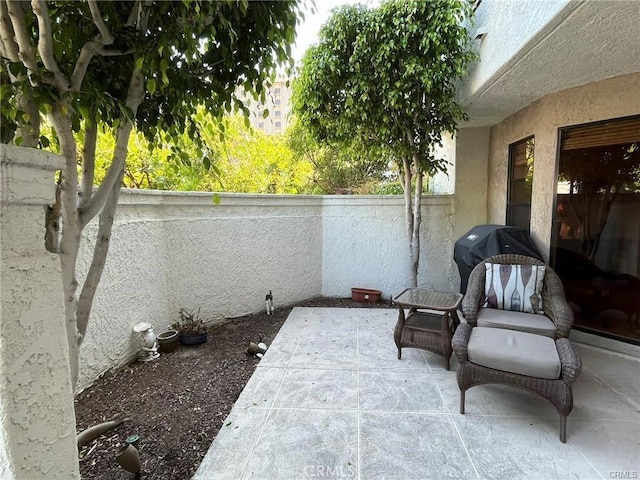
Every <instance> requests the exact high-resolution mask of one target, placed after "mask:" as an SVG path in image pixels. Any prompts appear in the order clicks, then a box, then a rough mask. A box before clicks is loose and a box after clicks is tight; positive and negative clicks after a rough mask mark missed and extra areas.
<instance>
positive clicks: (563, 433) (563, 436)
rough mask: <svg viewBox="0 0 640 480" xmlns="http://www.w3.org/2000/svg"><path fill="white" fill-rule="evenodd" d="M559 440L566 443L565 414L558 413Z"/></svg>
mask: <svg viewBox="0 0 640 480" xmlns="http://www.w3.org/2000/svg"><path fill="white" fill-rule="evenodd" d="M560 441H561V442H562V443H567V416H566V415H560Z"/></svg>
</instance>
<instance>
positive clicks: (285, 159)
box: [96, 108, 313, 194]
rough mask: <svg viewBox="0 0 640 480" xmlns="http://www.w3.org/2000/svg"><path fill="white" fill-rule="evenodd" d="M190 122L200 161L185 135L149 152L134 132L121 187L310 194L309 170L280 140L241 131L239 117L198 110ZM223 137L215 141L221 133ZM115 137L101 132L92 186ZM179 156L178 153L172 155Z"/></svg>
mask: <svg viewBox="0 0 640 480" xmlns="http://www.w3.org/2000/svg"><path fill="white" fill-rule="evenodd" d="M194 122H195V124H196V125H197V126H198V129H199V130H200V137H201V139H202V144H203V145H204V150H205V151H206V152H207V153H206V156H204V157H200V158H198V157H197V155H198V152H199V151H200V148H199V147H197V146H196V144H195V142H194V141H193V140H192V139H191V137H189V135H187V134H182V135H180V136H179V137H178V138H177V141H176V139H175V138H173V137H171V136H166V139H167V140H168V141H170V142H172V143H166V144H164V145H161V146H155V147H154V148H151V147H153V144H149V143H148V141H147V139H146V138H145V137H144V136H143V135H142V134H141V133H140V132H134V133H132V135H131V137H130V139H129V155H128V161H127V165H126V168H125V176H124V179H123V186H125V187H127V188H144V189H155V190H177V191H206V192H212V191H217V192H238V193H279V194H295V193H310V192H309V188H308V185H309V184H310V178H311V175H312V170H313V166H312V165H311V164H310V163H309V162H308V161H305V160H304V159H297V158H294V155H293V152H292V151H291V149H290V148H289V147H288V146H287V144H286V140H285V138H284V137H283V136H279V135H266V134H264V133H262V132H257V131H254V130H251V129H249V128H247V127H246V126H245V125H244V118H243V117H242V116H241V115H233V116H229V117H225V118H223V120H222V121H218V120H217V119H215V118H214V117H212V116H211V115H210V114H208V113H207V112H205V111H204V109H203V108H199V109H198V112H197V114H196V115H195V116H194ZM222 132H224V135H222V136H221V133H222ZM114 148H115V137H114V136H113V134H112V133H111V131H109V130H106V129H103V130H102V131H101V132H100V135H99V136H98V145H97V148H96V181H97V182H96V183H100V182H101V181H102V179H103V178H104V176H105V175H106V172H107V169H108V166H109V161H110V155H111V153H112V152H113V149H114ZM178 152H179V154H178Z"/></svg>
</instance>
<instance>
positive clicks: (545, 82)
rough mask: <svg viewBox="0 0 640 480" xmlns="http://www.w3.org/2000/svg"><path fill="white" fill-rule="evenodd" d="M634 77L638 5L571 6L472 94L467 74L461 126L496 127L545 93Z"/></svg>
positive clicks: (639, 46)
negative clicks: (613, 78) (612, 79)
mask: <svg viewBox="0 0 640 480" xmlns="http://www.w3.org/2000/svg"><path fill="white" fill-rule="evenodd" d="M487 34H488V35H491V32H487ZM479 41H482V40H479ZM480 61H482V58H481V59H480ZM635 72H640V3H638V2H636V1H597V0H592V1H579V2H578V1H576V2H569V3H568V4H567V5H566V6H565V7H564V8H563V9H562V10H561V11H559V12H558V14H557V15H555V16H554V18H553V19H552V21H550V22H548V23H547V25H545V27H544V28H542V29H541V30H540V31H539V32H537V34H535V35H534V36H533V37H532V38H531V40H530V41H529V42H527V43H526V44H525V45H524V46H523V47H522V48H520V50H519V51H517V52H516V53H515V55H514V56H512V57H511V58H510V59H509V60H508V61H506V62H505V63H504V64H503V65H502V66H501V67H500V68H499V69H497V71H496V72H495V73H494V74H493V75H492V76H491V77H490V78H488V80H487V81H485V82H483V83H482V85H479V86H477V87H475V88H473V89H472V88H471V87H470V86H471V85H473V80H474V78H473V77H474V72H473V71H472V72H471V74H470V76H469V78H468V79H467V81H465V82H464V83H463V84H462V86H461V88H460V90H459V100H460V101H461V103H462V105H463V106H464V107H465V111H466V112H467V114H468V115H469V121H468V122H466V123H465V124H464V126H465V127H481V126H490V125H494V124H496V123H498V122H500V121H502V120H504V119H505V118H507V117H508V116H510V115H512V114H514V113H515V112H517V111H519V110H521V109H522V108H524V107H526V106H527V105H529V104H531V103H532V102H534V101H536V100H538V99H539V98H541V97H543V96H544V95H546V94H548V93H553V92H557V91H561V90H565V89H567V88H572V87H577V86H580V85H585V84H588V83H593V82H597V81H600V80H605V79H607V78H612V77H617V76H620V75H625V74H629V73H635ZM629 94H630V95H640V92H629Z"/></svg>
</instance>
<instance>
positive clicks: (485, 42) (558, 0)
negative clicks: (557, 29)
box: [461, 0, 571, 97]
mask: <svg viewBox="0 0 640 480" xmlns="http://www.w3.org/2000/svg"><path fill="white" fill-rule="evenodd" d="M570 2H571V0H485V1H484V2H482V3H481V4H480V6H479V7H478V9H477V10H476V12H475V19H474V23H475V25H474V26H473V27H472V28H471V29H470V32H471V38H475V37H476V34H477V32H479V31H480V30H482V31H483V32H485V34H486V35H485V37H484V38H483V39H482V41H481V42H478V43H477V44H476V45H477V51H478V53H479V54H480V58H481V61H479V62H477V64H476V65H475V66H474V68H473V69H472V72H471V75H470V77H469V78H468V79H467V80H466V81H465V83H464V85H463V91H462V92H461V95H462V97H468V96H473V95H475V94H477V93H478V91H479V90H480V89H482V88H483V87H484V86H486V84H487V83H488V82H489V80H490V79H491V77H493V76H494V75H496V74H499V73H500V71H501V70H503V69H506V68H508V67H509V63H510V61H511V60H512V59H513V58H514V57H517V56H518V55H521V54H522V49H523V48H525V47H526V46H527V44H528V43H529V42H530V41H531V40H532V39H533V38H534V37H535V36H536V35H537V34H539V33H540V32H541V31H544V30H545V29H550V28H552V27H553V25H554V22H552V20H553V18H554V17H555V16H556V15H557V14H558V13H559V12H561V11H562V9H563V8H565V7H566V6H567V4H569V3H570Z"/></svg>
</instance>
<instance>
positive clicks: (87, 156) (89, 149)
mask: <svg viewBox="0 0 640 480" xmlns="http://www.w3.org/2000/svg"><path fill="white" fill-rule="evenodd" d="M85 125H86V126H85V134H84V145H83V147H84V148H83V152H82V185H81V186H80V205H79V208H83V207H86V206H87V204H88V203H89V201H90V200H91V194H92V191H93V178H94V175H95V168H96V143H97V142H96V140H97V137H98V126H97V125H96V123H95V122H94V121H92V120H90V119H85Z"/></svg>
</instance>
